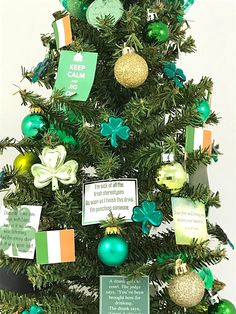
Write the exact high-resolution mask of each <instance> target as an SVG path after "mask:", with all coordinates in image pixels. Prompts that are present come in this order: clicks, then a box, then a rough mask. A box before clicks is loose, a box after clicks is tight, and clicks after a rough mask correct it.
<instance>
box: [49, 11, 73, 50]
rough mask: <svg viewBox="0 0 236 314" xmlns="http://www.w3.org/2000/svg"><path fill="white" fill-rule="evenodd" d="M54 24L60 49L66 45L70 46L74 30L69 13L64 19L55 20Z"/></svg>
mask: <svg viewBox="0 0 236 314" xmlns="http://www.w3.org/2000/svg"><path fill="white" fill-rule="evenodd" d="M52 26H53V30H54V35H55V39H56V44H57V48H58V49H59V48H62V47H64V46H68V45H70V44H71V43H72V32H71V23H70V17H69V15H66V16H64V17H63V18H62V19H59V20H57V21H54V22H53V24H52Z"/></svg>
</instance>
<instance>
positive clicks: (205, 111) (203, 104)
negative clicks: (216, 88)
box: [197, 100, 211, 122]
mask: <svg viewBox="0 0 236 314" xmlns="http://www.w3.org/2000/svg"><path fill="white" fill-rule="evenodd" d="M197 111H198V112H199V113H200V117H201V122H205V121H206V120H207V119H208V118H209V117H210V115H211V107H210V105H209V102H208V101H207V100H202V101H199V102H198V106H197Z"/></svg>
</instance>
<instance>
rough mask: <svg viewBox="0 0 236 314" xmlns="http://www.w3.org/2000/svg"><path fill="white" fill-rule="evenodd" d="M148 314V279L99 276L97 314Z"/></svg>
mask: <svg viewBox="0 0 236 314" xmlns="http://www.w3.org/2000/svg"><path fill="white" fill-rule="evenodd" d="M105 313H106V314H149V313H150V295H149V277H147V276H145V277H141V278H139V279H135V280H133V281H128V279H127V278H126V277H124V276H100V307H99V314H105Z"/></svg>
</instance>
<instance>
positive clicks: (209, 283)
mask: <svg viewBox="0 0 236 314" xmlns="http://www.w3.org/2000/svg"><path fill="white" fill-rule="evenodd" d="M198 275H199V276H200V277H201V278H202V280H203V282H204V285H205V287H206V289H207V290H209V289H212V287H213V283H214V276H213V274H212V271H211V270H210V268H209V267H203V268H202V269H201V270H199V272H198Z"/></svg>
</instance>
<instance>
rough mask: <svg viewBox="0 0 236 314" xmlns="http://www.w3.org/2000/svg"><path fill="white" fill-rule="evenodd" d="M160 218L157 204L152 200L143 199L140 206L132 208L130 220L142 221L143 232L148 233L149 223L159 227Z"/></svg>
mask: <svg viewBox="0 0 236 314" xmlns="http://www.w3.org/2000/svg"><path fill="white" fill-rule="evenodd" d="M162 218H163V214H162V212H161V211H160V210H158V209H157V204H156V203H155V202H153V201H143V202H142V204H141V206H135V207H134V208H133V215H132V220H133V221H134V222H142V231H143V233H144V234H149V231H150V226H149V225H153V226H155V227H159V226H160V224H161V222H162Z"/></svg>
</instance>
